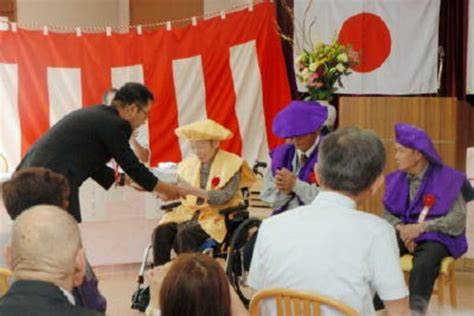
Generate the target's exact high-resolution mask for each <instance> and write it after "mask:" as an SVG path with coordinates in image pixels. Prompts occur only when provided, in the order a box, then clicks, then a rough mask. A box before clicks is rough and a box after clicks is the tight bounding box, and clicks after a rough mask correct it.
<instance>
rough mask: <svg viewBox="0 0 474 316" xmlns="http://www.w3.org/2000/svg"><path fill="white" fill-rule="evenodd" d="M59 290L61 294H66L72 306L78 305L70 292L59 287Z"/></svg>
mask: <svg viewBox="0 0 474 316" xmlns="http://www.w3.org/2000/svg"><path fill="white" fill-rule="evenodd" d="M58 288H59V289H60V290H61V292H62V293H63V294H64V296H66V298H67V300H68V302H69V303H71V305H74V306H75V305H76V299H75V298H74V295H72V293H71V292H69V291H68V290H65V289H63V288H62V287H60V286H58Z"/></svg>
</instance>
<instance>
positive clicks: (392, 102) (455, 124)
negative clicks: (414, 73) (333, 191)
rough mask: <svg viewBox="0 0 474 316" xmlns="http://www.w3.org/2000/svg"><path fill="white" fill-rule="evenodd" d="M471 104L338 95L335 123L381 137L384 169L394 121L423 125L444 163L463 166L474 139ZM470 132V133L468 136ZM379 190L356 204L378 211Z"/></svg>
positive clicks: (389, 169) (391, 155) (389, 156)
mask: <svg viewBox="0 0 474 316" xmlns="http://www.w3.org/2000/svg"><path fill="white" fill-rule="evenodd" d="M473 110H474V109H473V108H471V107H469V105H467V104H464V103H458V101H457V100H456V99H455V98H442V97H341V98H340V99H339V127H350V126H356V127H362V128H367V129H370V130H373V131H374V132H375V133H377V135H378V136H379V137H380V138H381V139H382V141H383V143H384V145H385V149H386V152H387V166H386V168H385V173H389V172H392V171H394V170H395V169H396V168H395V162H394V154H395V151H394V141H395V132H394V125H395V124H396V123H398V122H404V123H408V124H413V125H416V126H418V127H420V128H423V129H424V130H425V131H426V132H427V133H428V135H429V136H430V137H431V139H432V140H433V144H434V146H435V148H436V150H438V152H439V154H440V155H441V157H442V159H443V161H444V163H445V164H447V165H448V166H451V167H454V168H456V169H458V170H461V171H464V170H465V157H466V148H467V147H468V144H469V143H470V142H472V141H474V137H473V136H472V135H474V133H471V131H472V127H473V126H472V125H474V124H472V123H471V120H472V118H473V117H474V115H473V113H472V112H473ZM469 135H471V136H469ZM383 191H384V190H380V191H379V192H378V194H377V195H376V196H374V197H373V198H371V199H370V200H368V201H366V202H365V203H364V204H362V205H360V206H359V207H360V209H362V210H365V211H368V212H371V213H377V214H380V213H381V212H382V210H383V208H382V207H383V206H382V196H383Z"/></svg>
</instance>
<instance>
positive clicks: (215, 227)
mask: <svg viewBox="0 0 474 316" xmlns="http://www.w3.org/2000/svg"><path fill="white" fill-rule="evenodd" d="M175 133H176V135H178V136H179V137H182V138H184V139H186V140H188V141H189V143H190V146H191V150H192V152H193V153H194V155H193V156H192V157H190V158H188V159H185V160H184V161H182V162H181V163H180V164H179V166H178V186H180V187H181V188H182V189H183V190H185V191H186V192H189V193H188V195H186V197H185V198H184V199H182V200H181V202H182V205H180V206H179V207H177V208H175V209H174V210H172V211H171V212H168V213H165V215H164V216H163V218H162V219H161V221H160V223H159V225H158V227H156V229H155V230H154V233H153V237H152V239H153V254H154V263H155V265H161V264H164V263H166V262H168V261H169V260H170V251H171V248H172V247H174V249H175V250H176V252H177V253H182V252H193V251H198V250H199V247H200V245H201V244H202V243H203V242H204V241H205V240H206V239H208V238H209V237H211V238H212V239H214V240H215V241H217V242H222V241H223V240H224V237H225V235H226V225H225V219H224V216H223V215H220V214H219V211H220V210H222V209H225V208H228V207H233V206H237V205H239V204H242V203H243V197H242V192H241V190H240V188H242V187H247V186H250V185H251V184H252V183H253V182H254V180H255V175H254V174H253V172H252V170H251V169H250V167H249V166H248V164H247V162H245V160H243V159H242V158H240V157H239V156H237V155H235V154H232V153H229V152H227V151H225V150H222V149H219V141H221V140H226V139H229V138H231V137H232V132H231V131H229V130H228V129H226V128H224V127H223V126H221V125H220V124H218V123H216V122H214V121H212V120H209V119H206V120H202V121H197V122H195V123H192V124H189V125H186V126H182V127H179V128H177V129H176V130H175Z"/></svg>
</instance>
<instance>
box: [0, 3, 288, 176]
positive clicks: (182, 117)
mask: <svg viewBox="0 0 474 316" xmlns="http://www.w3.org/2000/svg"><path fill="white" fill-rule="evenodd" d="M274 12H275V9H274V6H273V5H272V4H271V3H263V4H260V5H256V6H254V7H253V8H252V10H250V9H245V10H242V11H239V12H235V13H232V14H227V15H226V16H225V17H220V16H219V17H215V18H212V19H209V20H205V21H199V22H198V23H197V24H196V25H194V26H193V25H190V26H188V27H184V28H172V29H171V30H167V29H165V28H163V29H159V30H155V31H148V32H147V31H144V32H143V34H138V33H137V32H135V31H133V32H129V33H126V34H115V33H114V34H112V35H111V36H107V35H106V34H105V33H100V34H84V33H82V35H81V36H77V34H76V33H68V34H59V33H53V32H49V33H48V34H47V35H45V34H44V33H43V32H42V31H26V30H21V29H18V30H17V31H12V30H8V31H0V113H1V116H0V132H1V135H0V153H2V154H4V155H5V156H6V157H7V159H8V162H9V165H10V166H12V167H14V166H16V165H17V163H18V162H19V160H20V158H21V155H22V154H24V153H25V152H26V150H27V149H28V148H29V146H30V145H31V144H32V143H33V142H34V141H35V140H36V139H37V138H38V137H40V136H41V135H42V134H43V133H44V132H45V131H46V130H47V129H48V128H49V127H50V126H51V125H53V124H54V123H55V122H57V121H58V120H59V119H61V117H63V116H64V115H65V114H67V113H69V112H71V111H73V110H76V109H79V108H81V107H84V106H88V105H93V104H98V103H100V100H101V96H102V94H103V93H104V91H105V90H107V89H109V88H110V87H120V86H121V85H122V84H124V83H125V82H128V81H137V82H143V83H145V84H146V85H147V86H148V87H149V88H150V89H151V90H152V91H153V93H154V94H155V98H156V102H155V105H154V107H153V108H152V111H151V115H150V119H149V129H150V147H151V150H152V156H151V164H152V165H155V164H156V163H157V162H159V161H179V160H181V159H182V157H183V156H185V155H186V154H187V151H188V149H187V148H186V145H185V144H180V143H179V140H178V139H177V138H176V136H175V134H174V132H173V130H174V129H175V128H176V127H177V126H180V125H184V124H188V123H190V122H193V121H195V120H199V119H203V118H206V117H208V118H211V119H214V120H216V121H218V122H220V123H221V124H223V125H224V126H226V127H228V128H230V129H231V130H232V131H233V132H234V135H235V136H234V138H233V139H232V140H230V141H226V142H224V143H223V144H222V146H223V148H225V149H228V150H230V151H232V152H235V153H238V154H241V155H243V157H245V158H246V159H248V160H249V162H250V163H253V162H254V161H255V160H256V159H266V157H267V153H268V149H269V148H272V147H274V146H275V145H277V144H279V142H280V140H278V139H277V138H275V137H274V136H273V135H272V133H271V122H272V118H273V117H274V116H275V114H276V113H277V112H278V111H279V110H280V109H281V108H282V107H284V106H285V105H286V104H287V103H288V102H289V100H290V92H289V87H288V81H287V78H286V72H285V68H284V61H283V56H282V53H281V46H280V39H279V36H278V34H277V33H276V29H275V16H274Z"/></svg>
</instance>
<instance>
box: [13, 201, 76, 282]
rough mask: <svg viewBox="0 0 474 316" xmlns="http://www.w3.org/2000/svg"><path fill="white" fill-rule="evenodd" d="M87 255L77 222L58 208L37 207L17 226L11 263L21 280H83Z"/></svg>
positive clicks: (22, 215) (19, 219)
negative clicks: (84, 251) (83, 248)
mask: <svg viewBox="0 0 474 316" xmlns="http://www.w3.org/2000/svg"><path fill="white" fill-rule="evenodd" d="M83 255H84V254H83V250H82V243H81V237H80V232H79V227H78V225H77V222H76V220H75V219H74V218H73V217H72V216H71V215H70V214H69V213H67V212H65V211H64V210H62V209H60V208H58V207H57V206H53V205H37V206H34V207H32V208H29V209H28V210H25V211H24V212H22V213H21V214H20V215H19V216H18V217H17V219H16V220H15V221H14V222H13V226H12V233H11V244H10V247H9V248H8V250H7V261H9V263H10V266H11V269H12V270H13V273H14V277H15V279H17V280H42V281H49V282H53V283H56V282H64V281H66V282H70V283H73V281H74V280H76V281H77V280H82V277H83V275H84V257H83Z"/></svg>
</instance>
